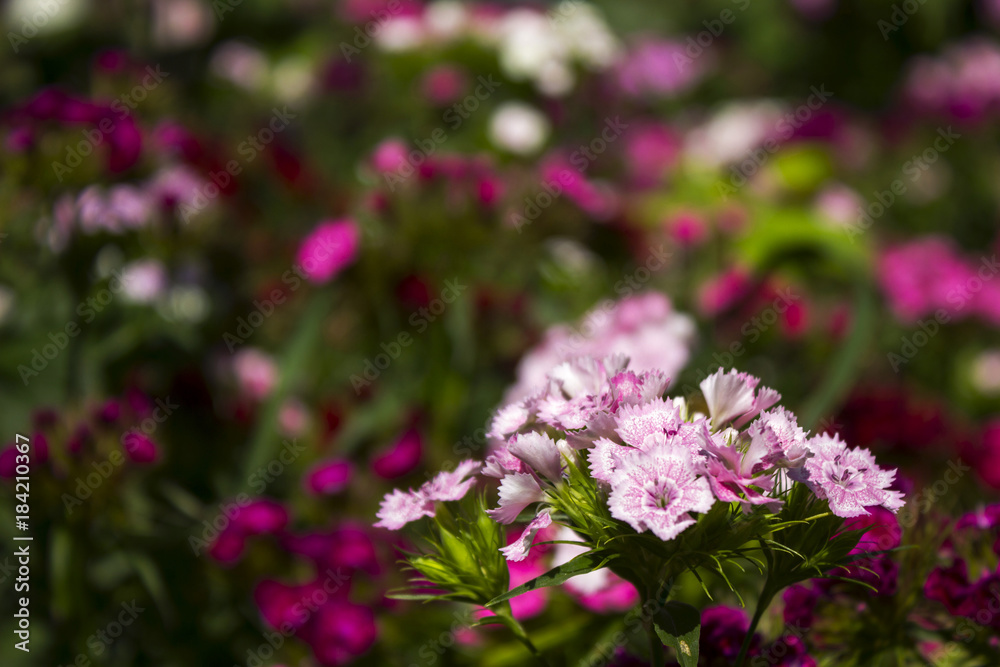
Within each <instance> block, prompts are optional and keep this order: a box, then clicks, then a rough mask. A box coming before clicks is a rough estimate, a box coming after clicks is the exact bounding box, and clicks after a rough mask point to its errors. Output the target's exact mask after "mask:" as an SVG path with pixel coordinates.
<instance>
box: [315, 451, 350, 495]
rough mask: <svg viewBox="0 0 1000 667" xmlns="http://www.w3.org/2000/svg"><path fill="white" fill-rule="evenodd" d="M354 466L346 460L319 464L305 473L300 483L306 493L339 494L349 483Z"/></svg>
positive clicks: (333, 460) (334, 460)
mask: <svg viewBox="0 0 1000 667" xmlns="http://www.w3.org/2000/svg"><path fill="white" fill-rule="evenodd" d="M353 476H354V466H353V465H352V464H351V462H350V461H348V460H347V459H332V460H330V461H325V462H321V463H319V464H317V465H315V466H313V468H312V469H311V470H310V471H309V472H308V473H306V476H305V478H303V480H302V483H303V486H304V487H305V488H306V490H307V491H309V492H311V493H314V494H316V495H332V494H335V493H340V492H341V491H343V490H344V489H345V488H347V485H348V484H350V483H351V478H352V477H353Z"/></svg>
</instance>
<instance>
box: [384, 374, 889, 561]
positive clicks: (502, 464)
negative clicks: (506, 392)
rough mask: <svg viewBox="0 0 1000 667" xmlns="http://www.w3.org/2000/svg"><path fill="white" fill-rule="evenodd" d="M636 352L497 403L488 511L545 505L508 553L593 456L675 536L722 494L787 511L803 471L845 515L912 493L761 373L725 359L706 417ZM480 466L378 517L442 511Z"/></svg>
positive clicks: (616, 504)
mask: <svg viewBox="0 0 1000 667" xmlns="http://www.w3.org/2000/svg"><path fill="white" fill-rule="evenodd" d="M627 364H628V360H627V358H626V357H624V356H622V355H612V356H609V357H605V358H603V359H594V358H591V357H583V358H579V359H575V360H572V361H568V362H565V363H563V364H561V365H559V366H557V367H556V368H555V369H554V370H553V371H552V372H551V373H550V374H549V378H548V383H547V384H546V385H545V386H544V388H542V389H541V390H540V391H538V392H537V393H536V394H534V395H532V396H529V397H527V398H524V399H521V400H519V401H516V402H514V403H511V404H509V405H507V406H505V407H503V408H502V409H500V410H499V412H498V413H497V415H496V417H495V419H494V421H493V424H492V428H491V432H490V436H491V437H493V438H496V439H499V440H501V441H502V445H501V446H499V447H498V448H497V449H496V451H495V452H494V453H492V454H490V455H489V456H488V457H487V459H486V462H485V465H484V466H483V467H482V474H483V475H485V476H488V477H494V478H497V479H499V480H500V487H499V498H500V499H499V506H498V507H497V508H495V509H492V510H490V511H489V514H490V516H492V517H493V518H494V519H495V520H496V521H498V522H500V523H503V524H512V523H515V522H516V521H518V520H519V517H520V516H521V514H522V513H523V512H525V511H526V510H528V508H529V507H532V506H534V507H535V510H534V518H533V519H531V520H530V522H529V523H528V526H527V527H526V528H525V529H524V531H523V533H522V534H521V536H520V538H518V539H517V540H515V541H514V542H512V543H511V544H510V545H509V546H507V547H505V548H504V549H503V552H504V555H505V556H506V557H507V559H508V560H512V561H519V560H523V559H524V558H525V557H526V556H527V555H528V553H529V550H530V548H531V543H532V541H533V540H534V538H535V536H536V534H537V533H538V532H539V531H541V530H544V529H546V528H548V527H549V526H550V525H552V522H553V516H552V506H551V502H552V497H553V496H552V494H551V491H552V490H554V489H555V487H557V486H558V485H560V484H562V483H563V480H564V476H565V474H566V469H565V462H566V461H567V460H569V461H574V462H576V463H579V464H582V460H581V459H583V458H584V455H585V457H586V460H587V461H588V462H589V470H590V474H591V476H592V477H593V478H594V479H595V480H596V481H597V483H598V485H599V486H600V487H601V488H603V489H604V490H605V492H606V497H607V505H608V508H609V510H610V513H611V516H612V517H614V518H615V519H618V520H620V521H622V522H624V523H626V524H628V525H629V526H631V527H632V528H633V529H634V530H636V531H637V532H640V533H642V532H646V531H649V532H652V533H653V534H654V535H656V536H657V537H659V538H660V539H662V540H665V541H666V540H672V539H674V538H675V537H677V536H678V535H679V534H680V533H681V532H683V531H684V530H686V529H687V528H689V527H690V526H692V525H693V524H694V523H695V522H696V521H697V515H698V514H701V513H705V512H707V511H708V510H709V509H710V508H711V507H712V505H713V504H714V503H715V502H717V501H721V502H726V503H739V504H740V505H741V506H742V507H743V508H744V510H746V511H749V510H750V509H751V508H752V507H753V506H755V505H763V506H765V507H767V508H768V509H770V510H772V511H775V510H777V509H778V508H779V507H780V506H781V505H782V504H783V502H784V500H783V496H784V494H785V493H786V492H787V490H788V489H789V488H790V487H791V485H792V484H794V483H796V482H798V483H802V484H805V485H806V486H808V488H809V489H810V490H811V491H812V492H813V493H814V494H815V495H816V497H817V498H820V499H825V500H826V501H827V502H828V503H829V506H830V510H831V511H832V512H833V513H834V514H835V515H837V516H840V517H858V516H863V515H867V514H868V513H869V508H872V507H879V506H881V507H884V508H886V509H888V510H891V511H895V510H897V509H899V508H900V507H902V505H903V498H902V494H901V493H900V492H898V491H894V490H891V489H890V488H889V486H890V485H891V484H892V482H893V481H894V477H895V474H896V472H895V470H887V469H883V468H880V467H879V466H878V465H876V463H875V461H874V458H873V457H872V455H871V453H870V452H869V451H868V450H865V449H851V448H849V447H847V445H846V444H844V443H843V442H842V441H840V440H839V439H838V438H837V437H836V436H830V435H826V434H821V435H815V436H812V437H810V436H809V435H808V434H807V433H806V431H805V430H803V429H802V428H800V427H799V426H798V424H797V422H796V419H795V416H794V415H792V414H791V413H790V412H788V411H787V410H785V409H783V408H781V407H774V406H775V404H776V403H777V402H778V400H779V399H780V395H779V394H778V392H776V391H774V390H773V389H769V388H767V387H762V386H759V385H760V381H759V380H758V379H757V378H755V377H752V376H750V375H747V374H745V373H738V372H736V371H729V372H725V371H723V370H722V369H719V371H718V372H716V373H715V374H713V375H711V376H709V377H708V378H706V379H705V380H704V381H703V382H702V383H701V385H700V386H701V390H702V393H703V394H704V399H705V404H706V405H707V410H708V414H707V415H704V414H701V413H698V412H696V411H694V410H693V409H692V407H691V406H689V404H688V403H687V401H686V400H685V399H683V398H674V399H672V400H664V399H663V398H662V396H663V393H664V391H665V390H666V387H667V383H668V380H667V377H666V376H665V375H664V374H663V373H661V372H659V371H656V370H647V371H641V372H638V373H637V372H633V371H630V370H627V368H626V367H627ZM478 468H479V465H478V464H476V463H474V462H471V461H467V462H464V463H463V464H461V465H460V466H459V469H458V470H456V472H455V473H442V474H441V475H440V476H439V477H438V478H435V479H434V480H432V481H431V482H428V483H427V484H425V485H424V487H421V489H419V490H418V491H410V492H408V493H406V492H402V491H395V492H393V493H392V494H390V495H388V496H386V498H385V500H384V501H383V504H382V510H381V511H380V513H379V517H380V518H381V519H382V521H381V522H380V524H379V525H381V526H383V527H387V528H393V529H397V528H400V527H402V526H403V525H405V524H406V523H408V522H410V521H414V520H416V519H419V518H421V517H423V516H432V515H433V513H434V501H438V500H454V499H456V498H460V497H461V496H462V495H464V494H465V492H466V491H468V489H469V488H471V486H472V483H473V482H472V479H470V478H468V475H471V474H472V473H473V472H475V471H476V469H478ZM443 482H448V484H447V486H445V485H444V484H443ZM459 482H461V484H459Z"/></svg>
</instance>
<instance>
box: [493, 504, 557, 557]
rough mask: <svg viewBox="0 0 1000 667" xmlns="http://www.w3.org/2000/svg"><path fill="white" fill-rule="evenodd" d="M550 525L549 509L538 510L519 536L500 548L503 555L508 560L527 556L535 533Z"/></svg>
mask: <svg viewBox="0 0 1000 667" xmlns="http://www.w3.org/2000/svg"><path fill="white" fill-rule="evenodd" d="M551 525H552V516H551V515H550V514H549V510H547V509H544V510H542V511H541V512H539V513H538V514H537V515H536V516H535V518H534V519H532V520H531V523H529V524H528V526H527V528H525V529H524V532H523V533H521V536H520V537H519V538H517V539H516V540H515V541H514V542H511V543H510V544H509V545H507V546H506V547H504V548H502V549H500V551H501V553H503V555H504V557H505V558H506V559H507V560H509V561H515V562H516V561H522V560H524V559H525V558H526V557H527V556H528V552H529V551H530V550H531V544H532V541H533V540H534V539H535V534H536V533H538V531H540V530H542V529H543V528H548V527H549V526H551Z"/></svg>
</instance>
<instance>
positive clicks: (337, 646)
mask: <svg viewBox="0 0 1000 667" xmlns="http://www.w3.org/2000/svg"><path fill="white" fill-rule="evenodd" d="M311 634H312V641H311V642H310V644H311V646H312V649H313V651H314V652H315V654H316V659H317V661H319V663H320V664H322V665H330V666H335V665H346V664H348V663H350V662H353V661H354V660H355V659H356V658H357V657H358V656H359V655H361V654H363V653H365V652H366V651H367V650H368V649H370V648H371V647H372V645H373V644H374V643H375V639H376V638H377V637H378V627H377V626H376V625H375V613H374V611H372V610H371V609H370V608H368V607H364V606H361V605H357V604H353V603H351V602H348V601H347V600H345V599H337V598H334V599H333V600H331V601H330V602H328V603H327V604H325V605H323V606H322V607H320V608H319V610H318V611H317V612H316V618H315V628H313V632H312V633H311Z"/></svg>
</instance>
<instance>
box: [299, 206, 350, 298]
mask: <svg viewBox="0 0 1000 667" xmlns="http://www.w3.org/2000/svg"><path fill="white" fill-rule="evenodd" d="M360 243H361V231H360V230H359V229H358V226H357V225H356V224H355V223H354V221H353V220H333V221H327V222H322V223H320V224H319V225H318V226H317V227H316V228H315V229H314V230H313V231H311V232H310V233H309V234H308V235H307V236H306V237H305V238H304V239H303V240H302V244H301V245H300V246H299V251H298V255H297V256H296V261H297V263H298V264H299V266H301V267H302V271H303V272H304V273H305V274H306V276H308V278H309V279H310V280H311V281H312V282H314V283H325V282H329V281H330V280H331V279H332V278H333V277H334V276H335V275H337V274H338V273H340V271H342V270H343V269H344V268H345V267H347V266H348V265H349V264H351V263H352V262H353V261H354V258H355V257H356V256H357V254H358V246H359V245H360Z"/></svg>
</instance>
